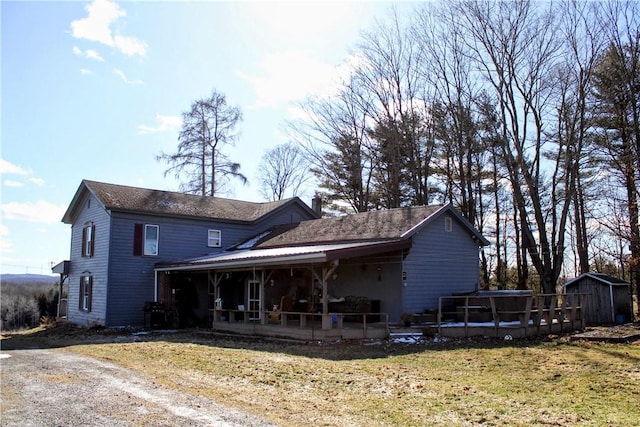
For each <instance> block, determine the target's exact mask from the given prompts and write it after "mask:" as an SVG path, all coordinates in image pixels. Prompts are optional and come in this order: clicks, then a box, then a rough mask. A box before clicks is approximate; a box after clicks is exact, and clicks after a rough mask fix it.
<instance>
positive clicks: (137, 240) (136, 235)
mask: <svg viewBox="0 0 640 427" xmlns="http://www.w3.org/2000/svg"><path fill="white" fill-rule="evenodd" d="M143 233H144V224H135V225H134V229H133V255H134V256H140V255H142V235H143Z"/></svg>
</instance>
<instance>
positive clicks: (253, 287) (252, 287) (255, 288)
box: [247, 280, 262, 320]
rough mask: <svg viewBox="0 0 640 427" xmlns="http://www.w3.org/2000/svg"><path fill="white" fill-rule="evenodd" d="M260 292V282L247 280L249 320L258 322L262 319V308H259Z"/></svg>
mask: <svg viewBox="0 0 640 427" xmlns="http://www.w3.org/2000/svg"><path fill="white" fill-rule="evenodd" d="M261 290H262V287H261V286H260V281H258V280H249V281H248V282H247V310H248V311H249V319H250V320H260V319H261V317H262V316H261V315H262V313H261V312H262V307H261V306H260V302H261V301H262V295H261Z"/></svg>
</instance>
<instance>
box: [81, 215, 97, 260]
mask: <svg viewBox="0 0 640 427" xmlns="http://www.w3.org/2000/svg"><path fill="white" fill-rule="evenodd" d="M83 234H84V238H85V241H84V242H82V246H84V254H83V256H85V257H91V256H93V253H92V252H91V241H92V240H93V239H94V237H93V224H92V223H88V224H86V225H85V226H84V228H83Z"/></svg>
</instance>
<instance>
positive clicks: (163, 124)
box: [138, 114, 182, 135]
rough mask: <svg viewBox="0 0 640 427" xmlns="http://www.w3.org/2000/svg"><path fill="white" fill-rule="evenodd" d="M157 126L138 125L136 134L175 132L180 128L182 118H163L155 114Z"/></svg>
mask: <svg viewBox="0 0 640 427" xmlns="http://www.w3.org/2000/svg"><path fill="white" fill-rule="evenodd" d="M156 122H157V126H155V127H154V126H147V125H139V126H138V134H140V135H146V134H150V133H160V132H166V131H173V130H177V129H178V128H179V127H180V126H182V117H180V116H163V115H162V114H156Z"/></svg>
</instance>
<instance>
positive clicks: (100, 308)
mask: <svg viewBox="0 0 640 427" xmlns="http://www.w3.org/2000/svg"><path fill="white" fill-rule="evenodd" d="M90 221H91V222H93V223H94V224H95V227H96V228H95V236H94V241H95V243H94V256H93V257H90V258H86V257H83V256H82V253H81V252H82V229H83V227H84V226H85V224H86V223H87V222H90ZM109 233H110V217H109V214H108V213H107V212H106V211H105V210H104V208H103V206H102V204H100V202H98V200H97V199H95V198H94V197H93V196H92V195H89V196H88V197H86V198H85V199H84V200H82V201H81V202H80V209H79V210H78V217H77V218H76V220H75V221H74V223H73V226H72V227H71V254H70V260H71V264H70V271H69V279H68V281H69V282H68V284H69V294H68V295H69V297H68V298H69V299H68V312H67V318H68V319H69V321H70V322H72V323H75V324H78V325H83V326H91V325H95V324H99V325H104V324H105V322H106V310H107V306H106V304H107V287H108V273H109V271H108V256H109ZM85 274H90V275H91V276H92V277H93V293H92V302H91V311H90V312H86V311H82V310H79V309H78V302H79V291H80V277H81V276H82V275H85Z"/></svg>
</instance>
